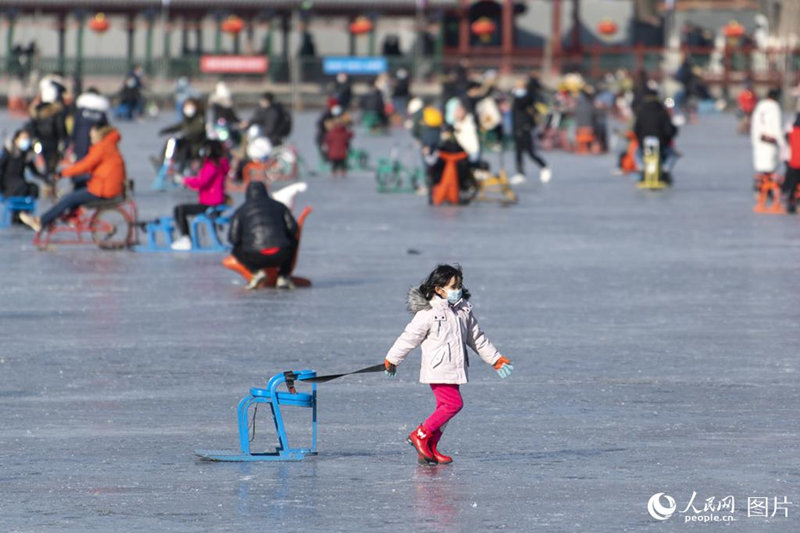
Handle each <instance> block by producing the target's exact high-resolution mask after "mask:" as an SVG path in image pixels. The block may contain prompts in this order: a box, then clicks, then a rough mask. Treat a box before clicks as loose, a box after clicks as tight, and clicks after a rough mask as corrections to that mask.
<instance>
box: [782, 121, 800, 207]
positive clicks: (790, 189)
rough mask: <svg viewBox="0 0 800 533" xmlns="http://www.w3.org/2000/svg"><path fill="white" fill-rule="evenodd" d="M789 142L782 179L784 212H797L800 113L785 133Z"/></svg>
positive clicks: (799, 165)
mask: <svg viewBox="0 0 800 533" xmlns="http://www.w3.org/2000/svg"><path fill="white" fill-rule="evenodd" d="M786 140H787V142H788V144H789V150H790V152H791V153H790V155H789V160H788V161H787V162H786V176H785V177H784V179H783V194H784V195H785V196H786V212H787V213H790V214H795V213H796V212H797V198H795V194H796V192H797V186H798V185H800V113H797V116H795V119H794V124H793V125H792V129H791V130H789V133H788V134H787V135H786Z"/></svg>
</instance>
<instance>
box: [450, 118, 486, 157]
mask: <svg viewBox="0 0 800 533" xmlns="http://www.w3.org/2000/svg"><path fill="white" fill-rule="evenodd" d="M453 128H454V129H455V137H456V142H458V144H459V145H461V148H463V149H464V151H465V152H466V153H467V156H468V157H469V160H470V162H471V163H476V162H478V160H480V158H481V140H480V137H479V136H478V127H477V125H476V124H475V118H474V117H473V116H472V113H469V112H468V111H467V109H466V108H465V107H464V105H463V104H459V106H458V107H456V109H455V112H454V120H453Z"/></svg>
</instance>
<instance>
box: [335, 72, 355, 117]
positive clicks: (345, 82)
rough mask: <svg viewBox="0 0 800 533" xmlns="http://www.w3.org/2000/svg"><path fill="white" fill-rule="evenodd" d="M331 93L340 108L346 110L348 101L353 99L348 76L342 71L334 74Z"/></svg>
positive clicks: (348, 107) (348, 105)
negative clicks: (334, 80) (334, 79)
mask: <svg viewBox="0 0 800 533" xmlns="http://www.w3.org/2000/svg"><path fill="white" fill-rule="evenodd" d="M333 94H334V96H335V98H336V101H337V102H339V105H340V106H342V109H344V110H345V111H347V110H348V109H350V103H351V102H352V100H353V87H352V84H351V83H350V78H349V77H348V76H347V74H345V73H344V72H340V73H339V74H337V75H336V82H335V83H334V85H333Z"/></svg>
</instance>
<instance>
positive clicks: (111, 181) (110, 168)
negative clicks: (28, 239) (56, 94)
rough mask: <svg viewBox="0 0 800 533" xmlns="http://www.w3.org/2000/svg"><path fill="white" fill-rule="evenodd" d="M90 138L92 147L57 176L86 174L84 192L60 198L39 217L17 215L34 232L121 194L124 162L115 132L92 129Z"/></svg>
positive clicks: (107, 128)
mask: <svg viewBox="0 0 800 533" xmlns="http://www.w3.org/2000/svg"><path fill="white" fill-rule="evenodd" d="M90 137H91V141H92V146H91V148H89V153H88V154H86V157H84V158H83V159H81V160H80V161H78V162H76V163H75V164H74V165H71V166H69V167H67V168H65V169H64V170H62V171H61V177H70V176H80V175H81V174H90V175H91V177H90V178H89V183H88V184H87V185H86V188H85V189H79V190H76V191H73V192H71V193H69V194H67V195H66V196H64V197H63V198H61V200H59V201H58V203H57V204H55V205H54V206H53V207H51V208H50V209H49V210H48V211H46V212H45V213H44V214H43V215H42V216H41V217H35V216H32V215H29V214H27V213H21V214H20V220H22V221H23V222H24V223H25V224H27V225H28V226H30V227H31V228H33V230H34V231H37V232H39V231H42V229H43V228H47V227H49V226H50V224H52V223H53V222H54V221H55V220H56V219H57V218H58V217H60V216H61V215H62V214H64V213H67V212H69V211H73V210H75V209H77V208H78V207H80V206H81V205H83V204H86V203H90V202H96V201H99V200H104V199H110V198H114V197H117V196H122V195H123V193H124V192H125V179H126V173H125V161H124V160H123V159H122V154H121V153H120V151H119V147H118V146H117V144H119V141H120V139H121V136H120V134H119V131H117V129H116V128H113V127H112V126H99V127H98V126H95V127H93V128H92V129H91V132H90Z"/></svg>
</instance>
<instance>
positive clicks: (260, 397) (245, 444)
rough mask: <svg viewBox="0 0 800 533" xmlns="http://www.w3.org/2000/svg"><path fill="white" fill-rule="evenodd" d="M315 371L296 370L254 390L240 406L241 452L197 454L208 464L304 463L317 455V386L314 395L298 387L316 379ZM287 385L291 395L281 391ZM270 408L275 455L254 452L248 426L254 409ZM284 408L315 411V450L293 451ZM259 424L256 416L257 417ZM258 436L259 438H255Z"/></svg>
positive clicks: (276, 377)
mask: <svg viewBox="0 0 800 533" xmlns="http://www.w3.org/2000/svg"><path fill="white" fill-rule="evenodd" d="M316 375H317V373H316V372H315V371H313V370H293V371H289V372H284V373H282V374H276V375H274V376H272V377H271V378H270V379H269V381H268V382H267V386H266V388H263V389H262V388H257V387H253V388H251V389H250V394H248V395H247V396H245V397H244V398H242V401H240V402H239V409H238V419H239V451H238V452H236V451H234V450H231V451H217V450H197V451H195V454H196V455H197V456H199V457H200V458H201V459H203V460H207V461H235V462H243V461H300V460H302V459H304V458H306V457H308V456H309V455H316V454H317V384H316V383H311V384H310V385H311V391H310V392H298V391H297V390H296V389H295V383H300V382H302V381H304V380H308V379H313V378H315V377H316ZM283 384H286V388H287V389H288V392H279V391H278V388H279V387H280V386H281V385H283ZM259 404H268V405H269V407H270V411H271V413H272V420H273V422H274V424H275V431H276V433H277V437H278V446H277V448H275V450H274V451H272V452H253V451H252V450H251V448H250V444H251V437H250V424H249V423H248V417H249V411H250V407H251V406H255V407H256V409H257V408H258V405H259ZM283 407H304V408H307V409H311V446H310V447H294V448H293V447H291V445H290V444H289V437H288V435H287V434H286V425H285V420H284V413H283V411H282V408H283ZM253 424H255V416H254V417H253ZM254 436H255V435H254Z"/></svg>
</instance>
